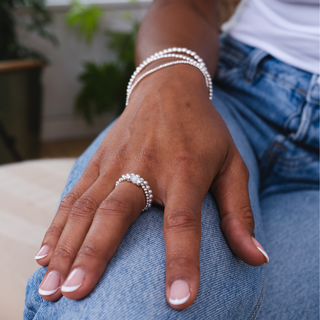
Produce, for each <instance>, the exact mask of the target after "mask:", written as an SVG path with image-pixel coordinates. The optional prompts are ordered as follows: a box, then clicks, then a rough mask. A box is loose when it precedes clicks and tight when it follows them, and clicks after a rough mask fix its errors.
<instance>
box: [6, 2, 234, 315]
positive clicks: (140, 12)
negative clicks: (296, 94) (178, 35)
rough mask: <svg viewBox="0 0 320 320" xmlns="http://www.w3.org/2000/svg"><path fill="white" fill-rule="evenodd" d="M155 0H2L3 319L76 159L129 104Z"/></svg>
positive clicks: (16, 307) (225, 11)
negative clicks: (141, 34) (138, 49)
mask: <svg viewBox="0 0 320 320" xmlns="http://www.w3.org/2000/svg"><path fill="white" fill-rule="evenodd" d="M151 2H152V0H86V1H84V0H82V1H81V2H80V1H70V0H0V252H1V254H0V319H6V320H11V319H21V318H22V312H23V305H24V298H25V286H26V282H27V279H28V278H29V277H30V275H31V274H32V273H33V272H34V271H35V270H37V268H38V267H39V266H38V265H37V263H36V262H35V260H34V256H35V254H36V253H37V251H38V250H39V247H40V245H41V242H42V239H43V236H44V234H45V232H46V230H47V228H48V227H49V226H50V223H51V221H52V219H53V217H54V215H55V212H56V209H57V206H58V204H59V201H60V195H61V192H62V190H63V188H64V185H65V183H66V180H67V177H68V174H69V172H70V170H71V168H72V166H73V164H74V161H75V159H76V157H78V156H80V155H81V153H82V152H83V151H84V150H85V149H86V148H87V147H88V146H89V145H90V143H91V142H92V141H93V139H94V138H95V137H96V136H97V134H98V133H99V132H101V131H102V130H103V129H104V128H105V127H106V126H107V125H108V124H109V123H110V122H111V121H113V120H114V119H115V118H116V117H117V116H118V115H119V114H121V112H122V110H123V108H124V105H125V93H126V86H127V83H128V81H129V78H130V76H131V74H132V73H133V71H134V69H135V66H134V41H135V37H136V34H137V30H138V27H139V23H140V21H141V19H142V18H143V16H144V14H145V13H146V11H147V9H148V6H149V5H150V3H151ZM238 2H239V0H223V1H221V2H220V9H219V13H218V19H219V25H220V24H221V23H222V22H223V21H225V20H226V19H227V18H228V17H229V16H230V15H231V14H232V12H233V11H234V9H235V7H236V4H237V3H238Z"/></svg>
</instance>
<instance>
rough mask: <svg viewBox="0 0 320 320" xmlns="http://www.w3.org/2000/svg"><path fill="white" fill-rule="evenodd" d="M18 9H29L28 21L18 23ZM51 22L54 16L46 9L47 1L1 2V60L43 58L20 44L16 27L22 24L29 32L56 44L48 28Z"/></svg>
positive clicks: (11, 0)
mask: <svg viewBox="0 0 320 320" xmlns="http://www.w3.org/2000/svg"><path fill="white" fill-rule="evenodd" d="M17 8H26V9H27V12H28V17H27V19H26V20H19V21H18V19H17V18H18V16H17V15H16V14H15V10H16V9H17ZM51 22H52V15H51V13H50V12H49V11H48V10H47V9H46V6H45V0H0V60H10V59H21V58H43V57H42V55H41V54H40V53H38V52H36V51H33V50H30V49H28V48H26V47H23V46H22V45H20V44H19V43H18V40H17V35H16V32H15V27H16V24H17V23H19V24H22V25H23V27H24V28H25V29H27V30H28V31H31V32H35V33H37V34H38V35H39V36H41V37H43V38H45V39H48V40H50V41H52V42H53V43H56V42H57V40H56V38H55V37H54V36H53V34H52V33H51V32H50V30H49V28H48V27H49V25H50V23H51Z"/></svg>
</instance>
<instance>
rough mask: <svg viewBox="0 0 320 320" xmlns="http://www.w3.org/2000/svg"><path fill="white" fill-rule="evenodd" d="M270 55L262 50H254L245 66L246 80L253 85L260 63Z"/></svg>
mask: <svg viewBox="0 0 320 320" xmlns="http://www.w3.org/2000/svg"><path fill="white" fill-rule="evenodd" d="M268 55H269V54H268V53H267V52H265V51H263V50H261V49H258V48H256V49H254V50H252V51H251V52H250V54H249V55H248V57H247V61H246V62H245V64H244V80H245V81H246V82H249V83H251V82H252V81H253V80H254V78H255V76H256V73H257V68H258V65H259V63H260V62H261V61H262V60H263V59H264V58H265V57H266V56H268Z"/></svg>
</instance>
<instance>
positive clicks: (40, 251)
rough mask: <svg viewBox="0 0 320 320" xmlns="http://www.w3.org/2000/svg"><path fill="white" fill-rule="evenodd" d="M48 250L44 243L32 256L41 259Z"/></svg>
mask: <svg viewBox="0 0 320 320" xmlns="http://www.w3.org/2000/svg"><path fill="white" fill-rule="evenodd" d="M49 251H50V248H49V246H47V245H44V246H43V247H41V249H40V250H39V252H38V253H37V254H36V256H35V257H34V258H35V259H36V260H39V259H42V258H44V257H46V256H47V255H48V253H49Z"/></svg>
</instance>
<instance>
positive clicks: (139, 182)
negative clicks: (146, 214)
mask: <svg viewBox="0 0 320 320" xmlns="http://www.w3.org/2000/svg"><path fill="white" fill-rule="evenodd" d="M123 181H129V182H132V183H133V184H135V185H136V186H138V187H140V188H142V190H143V192H144V195H145V198H146V202H145V203H146V204H145V206H144V208H143V209H142V211H147V210H148V209H149V208H150V207H151V203H152V198H153V195H152V191H151V189H150V186H149V185H148V182H147V181H145V180H144V179H143V178H141V177H140V176H139V175H138V174H134V173H131V174H130V173H127V174H124V175H122V177H121V178H120V179H119V180H118V181H117V182H116V187H117V186H118V185H119V184H120V183H121V182H123Z"/></svg>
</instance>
